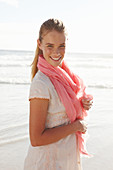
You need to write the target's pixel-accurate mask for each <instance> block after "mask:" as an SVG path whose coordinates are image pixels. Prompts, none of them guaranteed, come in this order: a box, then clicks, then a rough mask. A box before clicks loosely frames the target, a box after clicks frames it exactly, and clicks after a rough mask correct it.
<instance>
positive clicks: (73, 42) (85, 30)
mask: <svg viewBox="0 0 113 170" xmlns="http://www.w3.org/2000/svg"><path fill="white" fill-rule="evenodd" d="M49 18H57V19H60V20H62V21H63V22H64V24H65V26H66V28H67V31H68V42H67V51H68V52H95V53H98V52H99V53H113V0H55V1H54V0H0V49H12V50H35V48H36V40H37V38H38V31H39V28H40V25H41V24H42V23H43V22H44V21H45V20H47V19H49Z"/></svg>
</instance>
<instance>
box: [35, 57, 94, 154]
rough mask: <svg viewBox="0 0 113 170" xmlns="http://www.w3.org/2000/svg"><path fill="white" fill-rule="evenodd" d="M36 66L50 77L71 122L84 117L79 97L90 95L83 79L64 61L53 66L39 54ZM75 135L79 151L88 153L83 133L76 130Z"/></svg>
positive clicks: (84, 113) (85, 114)
mask: <svg viewBox="0 0 113 170" xmlns="http://www.w3.org/2000/svg"><path fill="white" fill-rule="evenodd" d="M37 66H38V69H39V70H40V71H41V72H43V73H44V74H45V75H47V76H48V77H49V78H50V80H51V82H52V84H53V85H54V87H55V89H56V91H57V93H58V95H59V97H60V100H61V102H62V103H63V105H64V107H65V109H66V113H67V116H68V117H69V119H70V120H71V122H74V121H75V120H76V119H84V117H85V116H87V112H86V111H85V110H84V108H83V107H82V104H81V99H83V98H87V97H91V98H92V96H90V95H86V93H85V86H84V84H83V81H82V80H81V79H80V78H79V77H78V76H77V75H75V74H73V73H72V72H71V71H70V70H69V68H68V66H67V65H66V63H65V62H64V61H63V62H62V68H61V67H59V66H58V67H53V66H52V65H51V64H49V63H48V62H47V61H46V60H45V59H44V58H43V57H42V56H41V57H39V60H38V65H37ZM76 135H77V137H78V142H79V150H80V152H81V153H82V154H85V155H89V154H88V153H87V151H86V150H85V147H84V142H85V141H84V135H83V134H82V133H81V132H77V133H76Z"/></svg>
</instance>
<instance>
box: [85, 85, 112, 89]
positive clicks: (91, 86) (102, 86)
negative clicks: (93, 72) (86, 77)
mask: <svg viewBox="0 0 113 170" xmlns="http://www.w3.org/2000/svg"><path fill="white" fill-rule="evenodd" d="M88 87H89V88H98V89H113V85H104V84H96V85H95V84H91V85H88Z"/></svg>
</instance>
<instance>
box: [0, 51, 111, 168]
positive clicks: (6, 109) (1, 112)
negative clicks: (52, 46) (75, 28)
mask: <svg viewBox="0 0 113 170" xmlns="http://www.w3.org/2000/svg"><path fill="white" fill-rule="evenodd" d="M33 58H34V52H33V51H8V50H0V94H1V95H0V155H2V156H1V161H0V167H1V170H2V169H3V170H10V169H11V170H16V169H17V170H20V169H21V168H20V167H19V165H17V168H15V167H13V166H14V165H13V162H14V161H13V160H12V159H11V160H10V163H9V160H5V161H4V160H3V159H5V158H6V157H7V156H6V155H7V152H8V149H7V147H8V146H9V145H11V144H13V145H11V146H16V143H18V146H19V143H21V142H22V141H26V140H28V138H29V126H28V124H29V101H28V98H29V87H30V82H31V67H30V65H31V63H32V61H33ZM65 61H66V62H67V64H68V66H69V67H70V69H71V70H72V71H73V72H74V73H75V74H77V75H79V76H80V77H81V78H82V79H83V80H84V83H85V85H86V87H87V88H86V89H87V90H86V91H87V92H88V93H92V95H93V96H94V110H93V111H92V112H93V113H92V115H93V117H91V118H90V129H91V133H93V137H94V136H96V134H95V130H94V128H93V127H95V129H96V128H98V126H99V127H100V126H104V125H105V124H107V125H106V127H108V129H109V128H112V127H113V126H112V120H113V109H112V103H113V102H112V101H113V54H97V53H96V54H91V53H66V56H65ZM106 112H107V114H109V116H106ZM98 113H99V114H98ZM97 114H98V115H97ZM100 129H101V128H100ZM106 129H107V128H106ZM108 129H107V130H108ZM98 130H99V128H98ZM100 131H101V130H100ZM105 132H106V130H105ZM97 135H98V134H97ZM93 137H91V138H90V139H89V141H91V142H92V140H93ZM91 146H92V145H91ZM12 149H13V148H12ZM89 149H90V144H89ZM90 150H91V149H90ZM17 152H19V149H17ZM26 152H27V151H26ZM93 152H95V150H93ZM5 154H6V155H5ZM24 154H25V153H24ZM11 156H12V158H13V153H11V152H10V156H9V157H10V158H11ZM9 157H8V159H9ZM20 157H21V155H20ZM24 157H25V155H23V158H24ZM11 161H12V162H11ZM17 162H18V161H17ZM8 163H9V164H10V167H11V168H8V167H7V164H8ZM21 167H22V165H21Z"/></svg>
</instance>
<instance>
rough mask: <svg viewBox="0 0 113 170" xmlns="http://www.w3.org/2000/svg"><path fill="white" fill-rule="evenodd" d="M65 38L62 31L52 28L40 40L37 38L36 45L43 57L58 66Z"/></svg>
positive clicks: (62, 55)
mask: <svg viewBox="0 0 113 170" xmlns="http://www.w3.org/2000/svg"><path fill="white" fill-rule="evenodd" d="M65 39H66V37H65V34H64V32H58V31H55V30H53V31H50V32H48V33H47V34H46V35H44V36H43V39H42V41H41V42H40V40H37V43H38V46H39V48H40V49H41V50H42V52H43V57H44V58H45V59H46V61H47V62H48V63H49V64H51V65H52V66H54V67H56V66H59V65H60V64H61V61H62V59H63V58H64V54H65Z"/></svg>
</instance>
